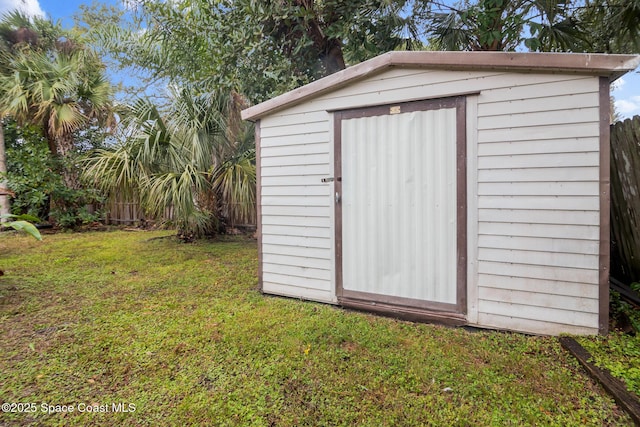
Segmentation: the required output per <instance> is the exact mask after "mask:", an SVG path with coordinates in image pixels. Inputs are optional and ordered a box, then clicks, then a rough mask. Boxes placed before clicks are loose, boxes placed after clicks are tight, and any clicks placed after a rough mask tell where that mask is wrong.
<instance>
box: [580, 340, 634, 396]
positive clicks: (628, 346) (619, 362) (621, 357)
mask: <svg viewBox="0 0 640 427" xmlns="http://www.w3.org/2000/svg"><path fill="white" fill-rule="evenodd" d="M578 341H579V342H580V344H581V345H582V346H583V347H584V348H585V349H586V350H587V351H589V353H591V356H592V358H593V362H594V363H595V364H596V365H597V366H600V367H601V368H606V369H608V370H609V372H611V374H612V375H613V376H614V377H617V378H618V379H620V380H622V382H623V383H624V384H625V386H626V387H627V390H629V391H631V392H632V393H635V395H636V396H640V335H636V336H631V335H627V334H625V333H622V332H619V331H613V332H611V333H609V335H607V336H597V337H581V338H579V339H578Z"/></svg>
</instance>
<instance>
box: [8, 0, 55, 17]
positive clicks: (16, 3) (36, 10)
mask: <svg viewBox="0 0 640 427" xmlns="http://www.w3.org/2000/svg"><path fill="white" fill-rule="evenodd" d="M59 1H64V0H59ZM15 9H20V10H22V11H23V12H26V13H27V14H28V15H40V16H45V13H44V11H43V10H42V9H41V8H40V3H38V0H0V15H1V14H5V13H7V12H11V11H12V10H15Z"/></svg>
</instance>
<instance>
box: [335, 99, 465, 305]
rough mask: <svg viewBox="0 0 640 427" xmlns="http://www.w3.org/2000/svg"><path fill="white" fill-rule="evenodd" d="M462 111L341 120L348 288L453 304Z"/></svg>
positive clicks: (343, 233)
mask: <svg viewBox="0 0 640 427" xmlns="http://www.w3.org/2000/svg"><path fill="white" fill-rule="evenodd" d="M455 129H456V109H455V108H447V109H439V110H428V111H414V112H410V113H403V114H396V115H382V116H373V117H363V118H354V119H347V120H343V121H342V202H341V203H342V214H343V223H342V230H343V232H342V235H343V240H342V242H343V283H344V289H345V290H350V291H358V292H368V293H374V294H378V295H387V296H395V297H403V298H411V299H416V300H425V301H432V302H439V303H446V304H452V305H455V304H456V303H457V294H456V285H457V281H456V267H457V263H456V237H457V222H456V192H457V186H456V148H457V147H456V133H455Z"/></svg>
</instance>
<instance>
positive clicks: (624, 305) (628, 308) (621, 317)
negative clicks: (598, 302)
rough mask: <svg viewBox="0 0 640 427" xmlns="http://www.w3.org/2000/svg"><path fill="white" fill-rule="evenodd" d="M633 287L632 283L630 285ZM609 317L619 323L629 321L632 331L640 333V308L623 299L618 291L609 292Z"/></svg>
mask: <svg viewBox="0 0 640 427" xmlns="http://www.w3.org/2000/svg"><path fill="white" fill-rule="evenodd" d="M632 289H633V285H632ZM609 306H610V317H611V318H613V319H615V320H617V321H619V322H620V323H627V322H629V323H630V324H631V325H630V326H631V328H632V330H633V331H634V332H636V333H639V334H640V310H638V309H636V308H635V307H634V306H633V305H631V304H629V303H628V302H627V301H625V300H624V299H623V298H622V297H621V296H620V294H619V293H618V292H616V291H613V290H612V291H611V292H610V301H609Z"/></svg>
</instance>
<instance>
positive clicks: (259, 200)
mask: <svg viewBox="0 0 640 427" xmlns="http://www.w3.org/2000/svg"><path fill="white" fill-rule="evenodd" d="M255 144H256V238H257V240H258V290H259V291H260V292H263V289H264V285H263V281H262V266H263V262H262V179H261V176H262V172H261V168H260V163H261V161H260V119H258V120H256V122H255Z"/></svg>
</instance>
